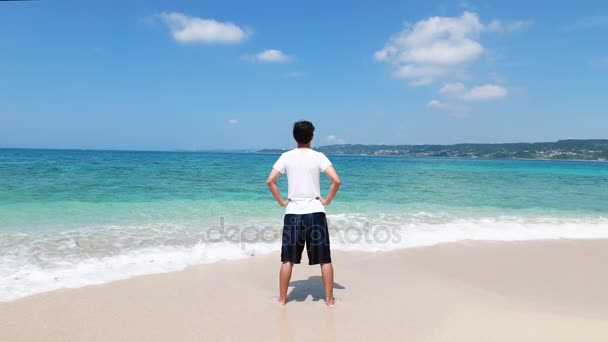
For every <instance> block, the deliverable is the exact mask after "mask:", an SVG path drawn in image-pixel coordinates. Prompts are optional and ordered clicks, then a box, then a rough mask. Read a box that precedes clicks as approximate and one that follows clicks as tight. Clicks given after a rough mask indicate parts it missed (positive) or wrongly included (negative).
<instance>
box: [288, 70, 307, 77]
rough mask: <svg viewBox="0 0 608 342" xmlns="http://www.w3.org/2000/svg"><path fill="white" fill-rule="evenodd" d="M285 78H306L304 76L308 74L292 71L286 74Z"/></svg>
mask: <svg viewBox="0 0 608 342" xmlns="http://www.w3.org/2000/svg"><path fill="white" fill-rule="evenodd" d="M285 76H287V77H293V78H295V77H304V76H306V73H305V72H303V71H290V72H288V73H287V74H285Z"/></svg>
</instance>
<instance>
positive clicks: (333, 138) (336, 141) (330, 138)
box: [325, 134, 344, 144]
mask: <svg viewBox="0 0 608 342" xmlns="http://www.w3.org/2000/svg"><path fill="white" fill-rule="evenodd" d="M325 140H327V141H328V142H330V143H332V144H344V139H341V138H338V137H337V136H335V135H333V134H330V135H328V136H327V137H326V138H325Z"/></svg>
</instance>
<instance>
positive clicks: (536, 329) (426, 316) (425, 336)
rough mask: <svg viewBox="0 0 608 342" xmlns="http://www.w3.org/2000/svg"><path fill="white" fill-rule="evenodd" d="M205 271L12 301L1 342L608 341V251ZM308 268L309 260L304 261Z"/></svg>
mask: <svg viewBox="0 0 608 342" xmlns="http://www.w3.org/2000/svg"><path fill="white" fill-rule="evenodd" d="M333 257H334V265H335V269H336V278H335V279H336V284H335V287H336V289H335V296H336V297H337V298H338V299H339V300H340V301H339V302H338V304H337V305H336V306H335V307H333V308H327V307H326V306H325V304H324V302H323V300H322V298H323V297H324V294H323V290H322V285H321V279H320V274H319V267H318V266H308V265H306V264H302V265H297V266H296V267H295V269H294V274H293V278H292V285H293V287H292V288H291V289H290V291H292V292H291V293H290V301H289V302H288V303H287V305H285V306H281V305H279V304H277V303H275V302H273V300H272V299H271V298H272V297H273V296H275V295H276V294H277V293H276V292H277V289H276V288H277V282H278V268H279V262H278V259H279V256H278V254H276V255H268V256H256V257H253V258H249V259H246V260H239V261H226V262H219V263H215V264H210V265H200V266H195V267H191V268H188V269H186V270H184V271H181V272H176V273H168V274H158V275H149V276H142V277H137V278H133V279H128V280H124V281H118V282H114V283H110V284H105V285H100V286H89V287H85V288H80V289H64V290H58V291H54V292H48V293H43V294H39V295H35V296H31V297H27V298H23V299H21V300H18V301H15V302H10V303H0V341H79V342H82V341H536V342H537V341H552V342H554V341H586V342H588V341H602V342H604V341H608V292H607V289H608V272H607V270H608V269H607V268H606V263H607V262H608V241H606V240H588V241H581V240H556V241H538V242H460V243H452V244H444V245H438V246H433V247H425V248H415V249H407V250H401V251H394V252H382V253H363V252H334V254H333ZM304 262H306V261H304Z"/></svg>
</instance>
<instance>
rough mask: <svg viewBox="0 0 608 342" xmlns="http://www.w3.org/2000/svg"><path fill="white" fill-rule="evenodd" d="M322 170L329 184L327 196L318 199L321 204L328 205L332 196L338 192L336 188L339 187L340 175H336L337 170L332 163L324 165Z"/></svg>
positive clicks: (340, 182) (332, 198)
mask: <svg viewBox="0 0 608 342" xmlns="http://www.w3.org/2000/svg"><path fill="white" fill-rule="evenodd" d="M323 172H324V173H325V175H326V176H327V178H329V180H330V181H331V186H330V187H329V192H328V193H327V197H325V198H323V197H319V200H320V201H321V203H322V204H323V205H329V204H330V203H331V201H333V200H334V197H336V194H337V193H338V189H339V188H340V185H341V184H342V181H341V180H340V176H338V172H336V169H334V167H333V166H332V165H330V166H328V167H326V168H325V170H324V171H323Z"/></svg>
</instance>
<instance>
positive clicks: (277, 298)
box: [272, 297, 287, 305]
mask: <svg viewBox="0 0 608 342" xmlns="http://www.w3.org/2000/svg"><path fill="white" fill-rule="evenodd" d="M272 299H273V300H274V301H276V302H277V303H279V304H281V305H285V303H286V302H287V301H286V299H285V298H283V299H281V297H272Z"/></svg>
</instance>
